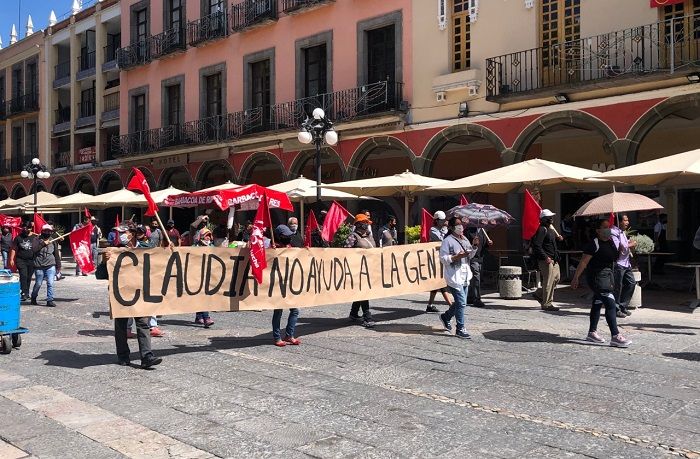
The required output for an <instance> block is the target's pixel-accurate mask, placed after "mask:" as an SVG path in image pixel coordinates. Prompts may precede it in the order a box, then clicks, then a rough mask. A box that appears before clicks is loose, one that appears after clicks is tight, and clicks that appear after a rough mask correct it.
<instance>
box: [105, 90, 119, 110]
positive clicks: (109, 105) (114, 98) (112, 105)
mask: <svg viewBox="0 0 700 459" xmlns="http://www.w3.org/2000/svg"><path fill="white" fill-rule="evenodd" d="M119 106H120V104H119V93H118V92H113V93H112V94H107V95H106V96H104V106H103V107H102V111H105V112H111V111H114V110H119Z"/></svg>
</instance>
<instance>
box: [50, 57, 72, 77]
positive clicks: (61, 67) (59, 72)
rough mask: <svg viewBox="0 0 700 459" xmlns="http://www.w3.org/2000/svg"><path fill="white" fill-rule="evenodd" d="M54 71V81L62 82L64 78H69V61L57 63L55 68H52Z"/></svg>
mask: <svg viewBox="0 0 700 459" xmlns="http://www.w3.org/2000/svg"><path fill="white" fill-rule="evenodd" d="M54 70H55V78H54V80H56V81H58V80H62V79H64V78H70V61H65V62H59V63H58V64H57V65H56V67H55V68H54Z"/></svg>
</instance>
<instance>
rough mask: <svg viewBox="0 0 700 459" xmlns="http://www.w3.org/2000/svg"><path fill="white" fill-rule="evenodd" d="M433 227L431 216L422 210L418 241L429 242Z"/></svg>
mask: <svg viewBox="0 0 700 459" xmlns="http://www.w3.org/2000/svg"><path fill="white" fill-rule="evenodd" d="M462 197H464V196H462ZM431 226H433V216H432V215H430V212H428V211H427V210H425V209H423V215H422V222H421V225H420V241H421V242H430V227H431Z"/></svg>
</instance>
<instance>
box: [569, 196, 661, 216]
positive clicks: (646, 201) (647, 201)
mask: <svg viewBox="0 0 700 459" xmlns="http://www.w3.org/2000/svg"><path fill="white" fill-rule="evenodd" d="M655 209H663V206H661V205H660V204H659V203H658V202H656V201H654V200H653V199H651V198H647V197H646V196H644V195H641V194H637V193H619V192H617V191H613V192H612V193H609V194H605V195H603V196H598V197H597V198H593V199H591V200H590V201H588V202H587V203H585V204H584V205H583V206H581V208H579V210H577V211H576V213H575V214H574V217H584V216H589V215H609V214H610V213H613V212H614V213H618V212H634V211H637V210H655Z"/></svg>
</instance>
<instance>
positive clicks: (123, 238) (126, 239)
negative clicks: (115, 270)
mask: <svg viewBox="0 0 700 459" xmlns="http://www.w3.org/2000/svg"><path fill="white" fill-rule="evenodd" d="M119 243H120V244H121V245H127V244H129V236H128V235H127V234H126V233H123V234H120V235H119Z"/></svg>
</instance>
